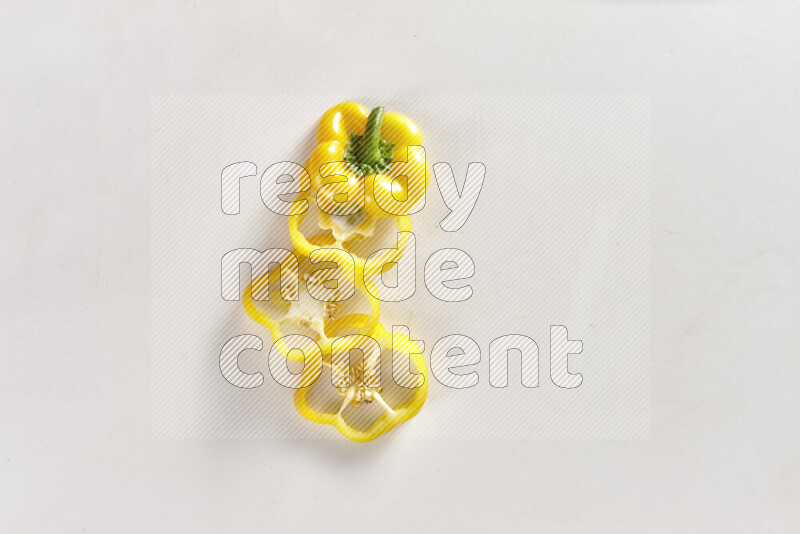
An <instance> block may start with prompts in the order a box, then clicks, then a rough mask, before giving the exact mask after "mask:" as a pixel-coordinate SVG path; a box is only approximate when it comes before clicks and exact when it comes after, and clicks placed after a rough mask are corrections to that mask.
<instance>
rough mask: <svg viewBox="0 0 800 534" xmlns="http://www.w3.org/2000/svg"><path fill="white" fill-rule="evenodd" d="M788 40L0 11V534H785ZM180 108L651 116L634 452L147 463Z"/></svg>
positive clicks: (263, 455) (633, 10)
mask: <svg viewBox="0 0 800 534" xmlns="http://www.w3.org/2000/svg"><path fill="white" fill-rule="evenodd" d="M799 17H800V6H798V4H797V2H794V1H786V2H777V1H755V0H751V1H738V2H666V1H656V2H647V3H644V2H628V1H623V0H614V1H612V0H606V1H603V0H596V1H592V2H589V1H562V2H558V3H556V2H547V3H544V2H542V3H539V2H516V3H513V4H511V5H509V6H503V7H501V6H499V4H498V3H489V2H483V3H479V2H471V3H467V2H447V3H442V2H419V3H417V2H402V3H400V2H392V3H388V4H385V5H380V4H379V3H377V2H370V3H366V2H364V3H361V2H358V3H357V2H346V3H340V4H339V5H338V6H333V5H328V4H323V3H321V2H320V3H313V4H311V3H309V4H301V3H300V2H296V1H292V2H281V3H271V4H267V3H263V2H262V3H257V2H250V3H236V2H225V3H223V2H219V3H215V4H212V3H210V2H194V3H171V4H169V5H168V4H167V3H164V2H132V1H131V2H124V3H117V4H116V5H115V6H112V5H111V4H110V3H99V2H81V1H79V2H55V1H53V2H41V1H40V2H27V3H25V4H17V5H14V6H5V7H4V10H3V17H2V22H0V30H1V31H0V43H2V47H0V50H2V55H1V56H0V67H2V73H3V75H2V78H0V93H2V99H1V100H0V106H2V117H3V128H2V130H0V137H2V143H0V150H2V161H3V164H4V166H5V173H4V176H3V195H2V197H0V198H1V200H0V202H2V209H0V218H2V219H0V220H2V228H3V230H2V232H3V241H2V242H3V244H4V251H5V256H4V258H5V261H4V265H3V276H2V278H0V279H1V280H2V282H1V283H2V297H3V299H2V321H1V322H0V324H1V325H2V334H3V336H2V337H3V348H2V358H3V364H4V370H5V372H4V373H3V374H2V375H0V401H1V402H2V406H3V409H2V411H0V530H3V531H4V532H5V531H8V532H52V531H59V532H82V531H88V532H109V531H114V532H142V531H163V532H167V531H170V532H182V531H190V530H191V531H194V532H258V531H266V530H268V529H269V530H272V531H286V530H290V529H291V530H293V531H300V532H303V531H308V532H312V531H320V530H322V529H325V530H327V531H332V532H338V531H345V530H347V531H348V532H349V531H353V530H370V529H372V527H373V526H376V525H382V526H384V527H385V528H386V530H387V531H408V530H411V529H414V530H417V531H438V532H478V531H485V530H487V529H492V530H500V531H511V532H516V531H542V532H587V531H588V532H642V531H647V532H722V531H724V532H748V533H749V532H792V531H796V530H797V529H798V525H799V524H800V516H799V515H798V511H797V510H798V508H797V506H796V504H797V501H798V497H799V496H800V480H799V479H800V459H799V458H798V452H797V451H798V445H799V443H798V442H799V441H800V436H798V433H797V424H796V422H797V415H798V408H800V397H798V392H797V383H798V378H800V376H798V375H800V363H798V362H799V361H800V360H798V359H797V353H798V346H800V344H799V343H798V337H797V336H798V334H797V324H798V323H799V322H800V313H798V312H799V309H798V306H800V304H798V303H800V281H799V280H798V272H799V271H800V257H798V256H800V252H798V244H797V236H798V234H799V233H800V232H798V230H800V227H799V226H800V225H799V224H798V216H797V211H798V210H797V203H798V199H799V197H800V188H799V186H798V180H797V174H798V168H800V151H798V150H797V147H798V145H800V135H798V124H800V102H798V100H797V98H796V97H797V94H798V90H799V89H800V84H798V73H797V55H798V49H799V48H800V36H799V35H798V33H797V32H796V31H795V30H796V27H797V22H798V18H799ZM176 93H193V94H196V93H207V94H236V93H242V94H264V93H286V94H297V93H326V94H332V93H337V94H343V93H344V94H357V95H361V94H422V93H444V94H458V93H461V94H503V93H522V94H571V93H575V94H584V93H591V94H597V93H599V94H643V95H649V97H650V102H651V112H652V124H651V134H652V135H651V143H652V146H651V185H652V194H651V201H652V204H651V205H652V212H651V218H652V223H651V227H650V240H651V244H652V259H653V267H652V272H651V302H652V307H651V317H652V325H653V330H652V352H651V368H650V369H651V385H650V392H651V403H650V408H651V409H650V412H651V417H652V419H651V428H650V437H649V439H647V440H631V441H614V440H607V441H604V440H533V441H475V442H471V441H465V440H459V441H447V440H411V441H409V442H407V443H406V442H403V441H401V440H387V441H383V442H381V443H377V444H375V446H373V447H369V448H366V449H365V448H364V447H359V446H357V445H355V444H349V443H344V442H340V441H334V440H318V441H302V440H301V441H267V440H252V441H244V440H243V441H237V440H228V441H211V440H209V441H200V440H191V441H182V440H175V441H169V440H153V439H151V438H150V410H149V407H150V361H149V357H148V351H149V318H148V313H149V271H150V262H149V207H150V191H149V175H150V164H149V154H150V124H149V117H150V97H151V95H152V94H176ZM464 248H465V249H468V248H469V246H468V245H465V246H464ZM406 500H413V504H400V503H401V502H403V501H406ZM343 516H346V517H347V518H348V519H346V520H345V519H342V517H343ZM351 517H353V518H357V519H354V520H353V523H355V524H356V525H357V526H358V527H359V528H356V527H355V526H354V525H353V524H351V521H350V519H349V518H351Z"/></svg>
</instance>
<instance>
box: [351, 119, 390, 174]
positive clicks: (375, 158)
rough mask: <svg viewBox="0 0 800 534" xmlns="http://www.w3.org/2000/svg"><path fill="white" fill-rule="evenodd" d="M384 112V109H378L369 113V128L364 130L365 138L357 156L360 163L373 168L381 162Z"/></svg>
mask: <svg viewBox="0 0 800 534" xmlns="http://www.w3.org/2000/svg"><path fill="white" fill-rule="evenodd" d="M384 112H385V110H384V108H382V107H377V108H374V109H373V110H372V111H370V113H369V118H368V119H367V128H366V129H365V130H364V138H363V139H362V140H361V146H359V150H358V154H357V156H356V157H357V158H358V161H359V163H362V164H366V165H371V166H373V165H377V164H378V163H379V162H380V161H381V158H382V154H381V148H380V142H381V126H383V115H384Z"/></svg>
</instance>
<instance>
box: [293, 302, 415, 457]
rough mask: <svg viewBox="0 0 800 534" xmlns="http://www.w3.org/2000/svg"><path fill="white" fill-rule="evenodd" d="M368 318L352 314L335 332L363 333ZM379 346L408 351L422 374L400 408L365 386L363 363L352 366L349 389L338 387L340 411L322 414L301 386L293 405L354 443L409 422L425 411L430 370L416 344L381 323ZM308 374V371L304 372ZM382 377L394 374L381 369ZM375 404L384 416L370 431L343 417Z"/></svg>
mask: <svg viewBox="0 0 800 534" xmlns="http://www.w3.org/2000/svg"><path fill="white" fill-rule="evenodd" d="M367 322H368V318H367V316H365V315H360V314H353V315H348V316H345V317H342V318H341V319H339V320H338V321H337V322H336V324H335V325H331V326H332V330H334V331H341V330H344V329H346V328H355V329H359V330H361V329H362V328H363V327H364V326H366V324H367ZM372 337H373V338H374V339H376V340H377V341H378V343H379V344H380V345H381V347H383V346H393V347H395V348H397V347H401V348H402V349H403V350H402V352H405V353H407V354H409V355H410V359H411V363H412V365H413V368H414V369H415V370H416V373H417V374H420V375H422V384H421V385H420V386H418V387H417V388H416V389H413V393H412V396H411V399H410V400H408V401H407V402H405V403H403V404H401V405H395V406H390V405H389V404H388V403H387V402H386V401H385V400H384V398H383V397H382V395H381V393H382V388H381V387H371V386H368V385H367V384H366V382H367V381H366V380H364V373H365V369H364V361H363V360H362V361H361V363H360V364H355V365H353V364H352V363H351V367H350V385H349V386H347V387H339V388H337V390H338V392H339V394H340V396H341V404H340V406H339V409H338V410H337V411H335V412H323V411H319V410H317V409H315V408H312V406H311V405H310V403H309V395H310V391H311V388H312V387H314V385H313V384H312V385H311V386H306V387H301V388H299V389H297V390H296V391H295V396H294V405H295V409H296V410H297V412H298V413H299V414H300V415H302V416H303V417H305V418H306V419H308V420H309V421H312V422H314V423H319V424H323V425H331V426H333V427H334V428H336V429H337V430H338V431H339V432H341V434H342V435H343V436H345V437H346V438H348V439H351V440H353V441H358V442H367V441H372V440H373V439H375V438H377V437H380V436H381V435H383V434H385V433H386V432H388V431H389V430H391V429H393V428H394V427H396V426H397V425H399V424H401V423H403V422H405V421H408V420H409V419H411V418H412V417H414V416H415V415H417V413H419V411H420V410H421V409H422V406H423V404H425V400H426V398H427V396H428V376H427V375H428V368H427V366H426V365H425V359H424V358H423V357H422V355H421V354H420V353H419V352H420V349H419V347H418V346H417V344H416V343H414V342H413V341H412V340H410V339H408V337H406V336H403V335H399V334H398V335H395V336H394V337H393V336H392V335H391V334H390V333H388V332H387V331H386V329H385V328H384V327H383V326H382V325H381V324H380V323H378V328H377V329H375V330H374V333H373V336H372ZM326 367H327V368H332V366H331V362H324V364H323V369H325V368H326ZM309 369H310V370H308V371H307V372H308V373H316V372H317V369H318V366H309ZM303 373H304V374H305V373H306V370H304V372H303ZM381 374H388V375H391V371H390V372H389V373H386V371H384V370H381ZM317 380H325V373H323V374H322V376H320V377H319V378H318V379H317ZM322 387H330V388H334V387H335V386H333V385H332V384H330V383H327V384H323V385H322ZM372 402H376V403H377V404H379V405H380V407H381V409H382V413H381V415H380V416H378V417H377V418H376V419H375V420H374V421H372V422H371V423H369V425H368V426H367V428H363V429H362V428H356V427H355V426H354V425H353V424H351V423H350V422H348V420H347V418H345V417H344V415H343V414H344V412H345V410H347V409H348V408H357V407H359V406H362V405H364V404H370V403H372Z"/></svg>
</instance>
